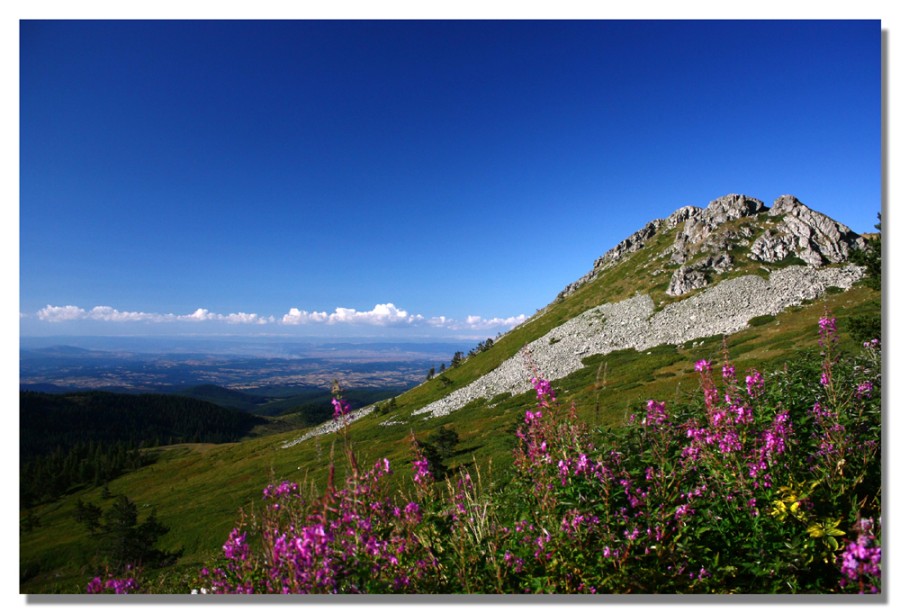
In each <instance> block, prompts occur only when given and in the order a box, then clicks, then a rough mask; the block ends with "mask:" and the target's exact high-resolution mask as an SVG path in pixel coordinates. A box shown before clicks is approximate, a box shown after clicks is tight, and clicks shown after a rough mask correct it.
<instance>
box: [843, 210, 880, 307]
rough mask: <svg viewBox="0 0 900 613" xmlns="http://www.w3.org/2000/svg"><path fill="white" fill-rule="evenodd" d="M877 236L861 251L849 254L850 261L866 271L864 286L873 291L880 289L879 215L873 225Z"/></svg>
mask: <svg viewBox="0 0 900 613" xmlns="http://www.w3.org/2000/svg"><path fill="white" fill-rule="evenodd" d="M875 228H876V229H877V230H878V235H877V236H875V237H874V238H872V239H870V240H869V242H868V244H867V245H866V246H865V247H864V248H863V249H857V250H856V251H853V252H851V253H850V261H851V262H853V263H854V264H859V265H860V266H864V267H865V269H866V284H867V285H869V286H870V287H871V288H873V289H877V290H880V289H881V213H878V223H877V224H875Z"/></svg>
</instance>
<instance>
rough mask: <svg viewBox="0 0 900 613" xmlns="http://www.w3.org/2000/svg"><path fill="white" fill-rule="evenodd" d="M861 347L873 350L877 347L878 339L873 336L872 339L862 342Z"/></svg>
mask: <svg viewBox="0 0 900 613" xmlns="http://www.w3.org/2000/svg"><path fill="white" fill-rule="evenodd" d="M863 347H865V348H866V349H873V350H874V349H877V348H878V339H877V338H873V339H872V340H870V341H866V342H864V343H863Z"/></svg>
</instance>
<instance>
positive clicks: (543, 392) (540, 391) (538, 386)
mask: <svg viewBox="0 0 900 613" xmlns="http://www.w3.org/2000/svg"><path fill="white" fill-rule="evenodd" d="M531 385H533V386H534V391H535V392H537V397H538V402H539V403H541V404H542V405H546V404H547V401H546V400H545V398H549V399H550V401H551V402H556V393H555V392H554V391H553V388H552V387H551V386H550V382H549V381H547V380H546V379H538V378H537V377H534V378H532V379H531Z"/></svg>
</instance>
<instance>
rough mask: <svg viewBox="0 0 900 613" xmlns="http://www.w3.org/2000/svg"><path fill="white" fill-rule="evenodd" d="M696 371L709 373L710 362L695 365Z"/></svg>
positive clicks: (700, 362)
mask: <svg viewBox="0 0 900 613" xmlns="http://www.w3.org/2000/svg"><path fill="white" fill-rule="evenodd" d="M694 370H695V371H696V372H708V371H709V362H708V361H706V360H700V361H698V362H697V363H696V364H694Z"/></svg>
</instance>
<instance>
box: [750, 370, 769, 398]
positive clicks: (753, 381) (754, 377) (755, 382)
mask: <svg viewBox="0 0 900 613" xmlns="http://www.w3.org/2000/svg"><path fill="white" fill-rule="evenodd" d="M746 382H747V395H748V396H750V397H751V398H756V397H758V396H759V395H760V394H762V393H763V390H764V389H765V380H764V379H763V376H762V374H761V373H760V372H759V371H758V370H753V371H751V372H750V374H749V375H747V379H746Z"/></svg>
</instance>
